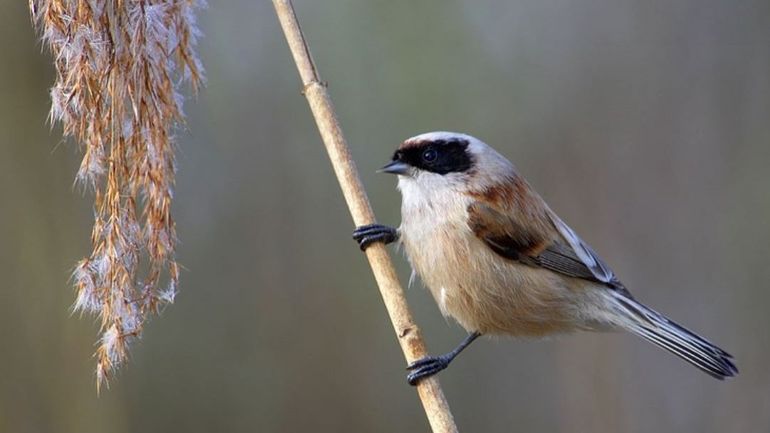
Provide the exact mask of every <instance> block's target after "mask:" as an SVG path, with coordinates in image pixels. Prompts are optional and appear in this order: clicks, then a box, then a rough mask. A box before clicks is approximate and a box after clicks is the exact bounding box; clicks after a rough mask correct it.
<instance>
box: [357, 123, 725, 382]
mask: <svg viewBox="0 0 770 433" xmlns="http://www.w3.org/2000/svg"><path fill="white" fill-rule="evenodd" d="M380 171H381V172H385V173H392V174H396V175H398V189H399V190H400V191H401V194H402V198H403V200H402V206H401V218H402V221H401V226H400V227H399V228H397V229H396V228H393V227H388V226H384V225H380V224H371V225H366V226H360V227H358V228H356V230H355V231H354V232H353V238H354V239H355V240H356V242H357V243H358V244H359V246H360V247H361V249H362V250H364V249H366V248H367V247H368V246H369V245H371V244H372V243H374V242H384V243H386V244H387V243H391V242H394V241H396V240H399V241H400V242H401V244H402V245H403V247H404V250H405V251H406V254H407V257H408V259H409V262H410V264H411V266H412V269H413V271H414V272H415V273H416V274H417V275H419V276H420V279H421V280H422V281H423V283H424V284H425V285H426V286H427V287H428V289H429V290H430V292H431V294H432V295H433V297H434V299H435V300H436V302H437V303H438V306H439V308H440V309H441V312H442V313H443V314H444V315H445V316H449V317H452V318H454V319H455V320H456V321H457V322H458V323H459V324H460V325H461V326H462V327H463V328H465V329H466V330H467V331H468V332H469V335H468V337H467V338H465V340H463V342H462V343H460V345H459V346H457V348H455V349H454V350H452V351H451V352H449V353H447V354H445V355H441V356H428V357H425V358H422V359H420V360H418V361H416V362H414V363H412V364H410V365H409V366H408V367H407V369H408V370H410V373H409V375H408V376H407V380H408V382H409V383H410V384H411V385H416V384H417V383H418V381H419V380H420V379H422V378H425V377H428V376H432V375H434V374H436V373H438V372H439V371H441V370H443V369H445V368H446V367H447V366H448V365H449V363H450V362H452V360H453V359H454V358H455V357H456V356H457V355H458V354H459V353H460V352H461V351H462V350H463V349H465V348H466V347H467V346H468V345H469V344H471V343H472V342H473V341H474V340H476V339H477V338H478V337H480V336H482V335H512V336H529V337H540V336H545V335H549V334H556V333H565V332H570V331H576V330H588V331H608V330H626V331H629V332H631V333H633V334H636V335H638V336H640V337H642V338H643V339H645V340H647V341H649V342H651V343H653V344H655V345H656V346H659V347H661V348H663V349H666V350H668V351H670V352H672V353H673V354H675V355H677V356H679V357H680V358H682V359H684V360H685V361H687V362H689V363H691V364H692V365H694V366H695V367H698V368H699V369H701V370H703V371H704V372H706V373H707V374H709V375H711V376H712V377H715V378H717V379H724V378H725V377H731V376H734V375H735V374H737V373H738V369H737V368H736V367H735V364H734V363H733V360H732V356H731V355H730V354H728V353H727V352H725V351H724V350H722V349H720V348H719V347H717V346H715V345H714V344H712V343H710V342H708V341H707V340H706V339H704V338H702V337H700V336H698V335H696V334H695V333H693V332H692V331H689V330H687V329H686V328H684V327H682V326H680V325H678V324H676V323H675V322H673V321H671V320H669V319H668V318H666V317H665V316H664V315H662V314H660V313H658V312H656V311H654V310H653V309H651V308H649V307H647V306H645V305H644V304H642V303H641V302H639V301H637V300H636V299H635V298H634V297H633V296H632V295H631V293H630V292H629V291H628V289H626V287H625V286H624V285H623V283H621V282H620V280H619V279H618V277H617V276H615V273H614V272H613V271H612V270H611V269H610V267H609V266H608V265H607V264H606V263H605V262H604V260H602V259H601V258H600V257H599V256H598V255H597V254H596V253H595V252H594V250H593V249H592V248H591V247H590V246H589V245H588V244H587V243H585V242H584V241H583V240H582V239H580V237H578V235H577V234H575V232H574V231H573V230H572V229H571V228H570V227H569V226H567V224H565V223H564V222H563V221H562V220H561V219H560V218H559V217H558V216H557V215H556V214H555V213H554V212H553V211H552V210H551V209H550V208H549V207H548V205H547V204H546V203H545V201H543V199H542V198H541V197H540V196H539V195H538V194H537V193H536V192H535V191H534V190H533V189H532V188H531V187H530V186H529V184H528V183H527V181H526V180H524V178H523V177H522V176H521V175H520V174H519V173H518V172H517V171H516V168H515V167H514V166H513V164H511V162H510V161H508V160H507V159H506V158H505V157H503V156H502V155H501V154H499V153H498V152H497V151H495V150H494V149H492V148H491V147H490V146H488V145H487V144H485V143H484V142H482V141H480V140H478V139H476V138H474V137H471V136H469V135H466V134H460V133H454V132H429V133H426V134H421V135H418V136H415V137H412V138H410V139H408V140H406V141H404V142H403V143H402V144H401V145H400V146H399V148H398V150H396V152H395V153H394V154H393V159H392V161H390V163H388V164H387V165H386V166H384V167H383V168H382V169H381V170H380Z"/></svg>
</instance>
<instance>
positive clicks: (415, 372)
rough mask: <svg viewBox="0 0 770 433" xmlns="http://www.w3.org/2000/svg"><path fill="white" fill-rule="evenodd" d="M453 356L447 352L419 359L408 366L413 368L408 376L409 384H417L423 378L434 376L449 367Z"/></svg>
mask: <svg viewBox="0 0 770 433" xmlns="http://www.w3.org/2000/svg"><path fill="white" fill-rule="evenodd" d="M453 358H454V357H453V356H451V355H450V354H446V355H441V356H426V357H425V358H421V359H418V360H417V361H414V362H413V363H411V364H409V366H408V367H406V369H407V370H411V373H409V374H408V375H407V376H406V381H407V382H409V385H412V386H415V385H417V382H419V381H420V380H421V379H424V378H426V377H430V376H433V375H434V374H436V373H438V372H439V371H441V370H443V369H445V368H447V367H449V363H450V362H452V359H453Z"/></svg>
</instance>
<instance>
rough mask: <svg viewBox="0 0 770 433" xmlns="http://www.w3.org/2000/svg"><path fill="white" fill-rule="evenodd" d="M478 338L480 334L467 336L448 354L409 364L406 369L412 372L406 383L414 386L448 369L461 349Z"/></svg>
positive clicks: (475, 333) (428, 357) (427, 357)
mask: <svg viewBox="0 0 770 433" xmlns="http://www.w3.org/2000/svg"><path fill="white" fill-rule="evenodd" d="M480 336H481V333H480V332H474V333H472V334H470V335H468V336H467V337H466V338H465V340H463V341H462V343H460V345H459V346H457V347H455V349H454V350H453V351H451V352H449V353H446V354H444V355H440V356H426V357H425V358H422V359H418V360H417V361H415V362H413V363H411V364H409V366H408V367H406V369H407V370H411V371H412V372H411V373H409V375H407V376H406V380H407V382H409V385H412V386H415V385H417V382H419V381H420V379H423V378H426V377H430V376H433V375H434V374H436V373H438V372H439V371H441V370H443V369H445V368H447V367H449V363H450V362H452V360H453V359H455V357H456V356H457V355H459V354H460V352H462V351H463V349H465V348H466V347H468V346H469V345H470V344H471V343H473V340H475V339H477V338H479V337H480Z"/></svg>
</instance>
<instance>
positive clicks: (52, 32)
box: [30, 0, 204, 388]
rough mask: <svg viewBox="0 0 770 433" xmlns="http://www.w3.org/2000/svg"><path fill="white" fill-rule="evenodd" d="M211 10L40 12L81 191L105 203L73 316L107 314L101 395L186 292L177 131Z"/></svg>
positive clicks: (165, 2) (55, 112)
mask: <svg viewBox="0 0 770 433" xmlns="http://www.w3.org/2000/svg"><path fill="white" fill-rule="evenodd" d="M202 6H204V5H203V2H202V0H30V11H31V12H32V18H33V21H34V22H35V24H36V25H37V26H38V27H39V28H40V29H41V31H42V38H43V41H44V43H45V44H46V45H47V46H48V48H49V49H50V50H51V52H52V53H53V57H54V65H55V68H56V80H55V83H54V85H53V87H52V89H51V100H52V104H51V113H50V116H51V120H52V121H59V122H60V123H61V124H62V127H63V130H64V135H65V136H66V137H73V138H74V139H75V140H76V141H77V142H78V143H80V145H81V146H82V148H83V150H84V155H83V160H82V163H81V165H80V169H79V170H78V173H77V177H76V179H77V182H78V183H80V184H81V185H84V186H85V187H87V188H90V189H93V191H94V195H95V204H94V215H95V221H94V227H93V233H92V235H91V240H92V243H93V250H92V252H91V254H90V255H89V256H88V257H87V258H85V259H83V260H81V261H80V262H79V263H78V264H77V266H76V268H75V270H74V272H73V280H74V285H75V288H76V290H77V298H76V301H75V304H74V310H75V311H80V312H89V313H94V314H97V315H98V316H99V318H100V322H101V337H100V339H99V341H98V343H97V344H98V348H97V351H96V354H95V356H96V358H97V367H96V377H97V388H98V387H99V386H100V385H101V384H102V383H104V382H105V381H106V380H107V379H108V378H109V377H110V375H111V374H112V373H113V372H114V370H115V369H116V368H117V367H118V366H119V365H120V364H121V363H123V362H124V361H125V360H126V357H127V353H128V352H127V350H128V344H129V342H130V340H132V339H133V338H135V337H138V336H139V335H140V333H141V331H142V328H143V326H144V324H145V322H146V320H147V318H148V316H149V315H150V314H151V313H154V312H157V311H158V309H159V307H160V306H161V305H163V304H166V303H171V302H173V300H174V296H175V295H176V291H177V285H178V282H179V265H178V264H177V262H176V259H175V244H176V233H175V228H174V220H173V219H172V217H171V201H172V197H173V186H174V174H175V171H176V166H175V161H174V148H175V146H174V138H173V136H172V132H171V131H172V130H173V128H174V126H175V125H176V124H178V123H179V122H181V121H183V118H184V114H183V112H182V100H183V98H182V96H181V94H180V93H179V87H180V85H181V83H182V82H187V83H189V84H190V86H191V87H192V89H194V90H197V89H198V87H199V86H200V84H201V82H202V80H203V68H202V66H201V63H200V61H199V60H198V57H197V54H196V52H195V45H196V39H197V37H198V30H197V28H196V23H195V15H194V12H195V10H196V9H197V8H200V7H202Z"/></svg>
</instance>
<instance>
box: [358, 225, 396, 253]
mask: <svg viewBox="0 0 770 433" xmlns="http://www.w3.org/2000/svg"><path fill="white" fill-rule="evenodd" d="M353 239H354V240H355V241H356V242H357V243H358V246H359V247H360V248H361V251H364V250H366V248H367V247H369V245H371V244H373V243H374V242H382V243H384V244H386V245H387V244H389V243H391V242H393V241H395V240H396V239H398V230H396V229H395V228H393V227H388V226H385V225H382V224H368V225H365V226H359V227H356V229H355V230H353Z"/></svg>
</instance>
